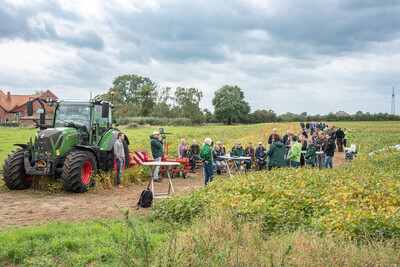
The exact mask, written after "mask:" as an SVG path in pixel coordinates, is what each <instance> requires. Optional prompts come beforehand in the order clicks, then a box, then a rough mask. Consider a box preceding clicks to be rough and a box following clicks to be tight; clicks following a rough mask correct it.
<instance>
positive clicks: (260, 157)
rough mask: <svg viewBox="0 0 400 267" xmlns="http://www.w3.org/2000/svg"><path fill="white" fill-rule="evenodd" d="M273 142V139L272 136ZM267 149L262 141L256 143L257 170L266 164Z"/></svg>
mask: <svg viewBox="0 0 400 267" xmlns="http://www.w3.org/2000/svg"><path fill="white" fill-rule="evenodd" d="M272 140H273V142H275V140H274V139H273V138H272ZM266 157H267V149H265V147H263V144H262V142H259V143H258V147H257V148H256V161H257V164H258V167H259V170H260V171H262V170H263V169H264V166H265V165H266V164H267V159H266Z"/></svg>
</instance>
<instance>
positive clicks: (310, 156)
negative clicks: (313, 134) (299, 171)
mask: <svg viewBox="0 0 400 267" xmlns="http://www.w3.org/2000/svg"><path fill="white" fill-rule="evenodd" d="M316 151H317V147H316V146H315V145H314V144H313V141H312V140H311V139H308V140H307V151H306V154H305V155H304V158H305V159H306V165H307V166H311V167H314V162H315V152H316Z"/></svg>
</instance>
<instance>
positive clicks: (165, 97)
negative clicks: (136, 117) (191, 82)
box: [151, 87, 171, 118]
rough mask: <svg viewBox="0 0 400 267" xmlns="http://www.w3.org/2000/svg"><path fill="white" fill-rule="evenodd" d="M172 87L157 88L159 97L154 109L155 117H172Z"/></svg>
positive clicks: (153, 114)
mask: <svg viewBox="0 0 400 267" xmlns="http://www.w3.org/2000/svg"><path fill="white" fill-rule="evenodd" d="M170 99H171V87H158V88H157V97H156V105H155V107H154V109H153V112H152V114H151V115H152V116H153V117H160V118H162V117H167V118H168V117H171V112H170V111H171V105H170V103H169V102H170V101H169V100H170Z"/></svg>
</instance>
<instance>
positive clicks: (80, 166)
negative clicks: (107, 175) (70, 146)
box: [61, 151, 97, 193]
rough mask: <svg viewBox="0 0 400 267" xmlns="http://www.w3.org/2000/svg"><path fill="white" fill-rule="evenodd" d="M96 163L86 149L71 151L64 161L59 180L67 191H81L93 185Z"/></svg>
mask: <svg viewBox="0 0 400 267" xmlns="http://www.w3.org/2000/svg"><path fill="white" fill-rule="evenodd" d="M96 172H97V163H96V159H95V157H94V155H93V154H92V153H90V152H88V151H73V152H71V153H70V154H69V155H68V156H67V158H66V159H65V161H64V166H63V168H62V173H61V181H62V183H63V185H64V189H65V190H66V191H68V192H73V193H83V192H86V191H87V190H88V189H89V188H90V187H93V186H94V177H95V175H96Z"/></svg>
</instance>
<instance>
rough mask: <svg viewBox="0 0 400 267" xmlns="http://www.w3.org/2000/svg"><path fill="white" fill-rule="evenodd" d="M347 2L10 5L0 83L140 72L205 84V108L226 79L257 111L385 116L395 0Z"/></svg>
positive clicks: (100, 85) (20, 86)
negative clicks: (376, 114) (362, 113)
mask: <svg viewBox="0 0 400 267" xmlns="http://www.w3.org/2000/svg"><path fill="white" fill-rule="evenodd" d="M345 2H346V3H347V1H344V0H343V1H334V2H332V3H331V4H330V5H329V6H326V5H325V4H324V5H322V4H316V3H315V2H314V1H306V2H305V3H297V2H292V1H281V2H279V3H277V2H276V1H260V0H251V1H242V0H240V1H226V0H223V1H217V2H215V1H201V2H196V1H195V2H188V1H182V0H168V1H167V0H165V1H156V0H146V1H139V0H134V1H129V0H115V1H95V0H89V1H77V0H69V1H66V0H60V1H59V2H51V3H50V2H46V1H29V2H26V1H6V2H4V4H3V5H2V6H1V7H0V58H1V60H0V88H1V89H5V90H11V91H13V92H14V93H31V92H33V91H34V90H41V89H51V90H53V91H54V92H55V93H56V94H57V95H59V96H60V97H62V98H82V96H88V95H89V92H93V93H94V94H99V93H102V92H104V91H106V90H107V89H108V88H109V87H110V86H111V85H112V81H113V79H114V78H115V77H116V76H118V75H122V74H131V73H132V74H137V75H142V76H147V77H149V78H150V79H152V80H153V81H155V82H157V83H158V84H159V85H160V86H171V87H177V86H184V87H197V88H199V89H200V90H202V91H203V93H204V99H203V101H202V103H201V105H202V106H203V107H207V108H209V109H212V106H211V99H212V97H213V95H214V91H215V90H216V89H218V88H220V87H221V86H222V85H225V84H230V85H238V86H239V87H241V88H242V89H243V91H244V92H245V97H246V99H247V100H248V101H249V102H250V105H251V106H252V109H253V110H255V109H261V108H263V109H273V110H275V111H276V112H277V113H285V112H288V111H290V112H295V113H300V112H302V111H307V112H308V113H311V114H314V113H320V114H325V113H328V112H329V111H337V110H345V111H347V112H355V111H357V110H360V109H361V110H363V111H369V112H381V111H382V112H388V111H389V110H388V105H390V93H391V87H392V86H393V85H395V86H398V85H399V84H398V80H396V79H398V69H400V66H399V65H400V63H399V62H400V52H399V51H398V47H399V45H400V35H399V33H400V20H399V19H398V18H399V15H400V14H399V13H400V12H399V4H397V3H396V2H391V3H386V4H382V3H381V2H379V1H376V2H374V1H369V4H368V8H364V3H363V2H362V1H359V2H357V1H354V2H352V5H349V4H346V3H345ZM372 2H374V3H372ZM382 14H385V16H382ZM396 83H397V84H396ZM388 97H389V98H388Z"/></svg>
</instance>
